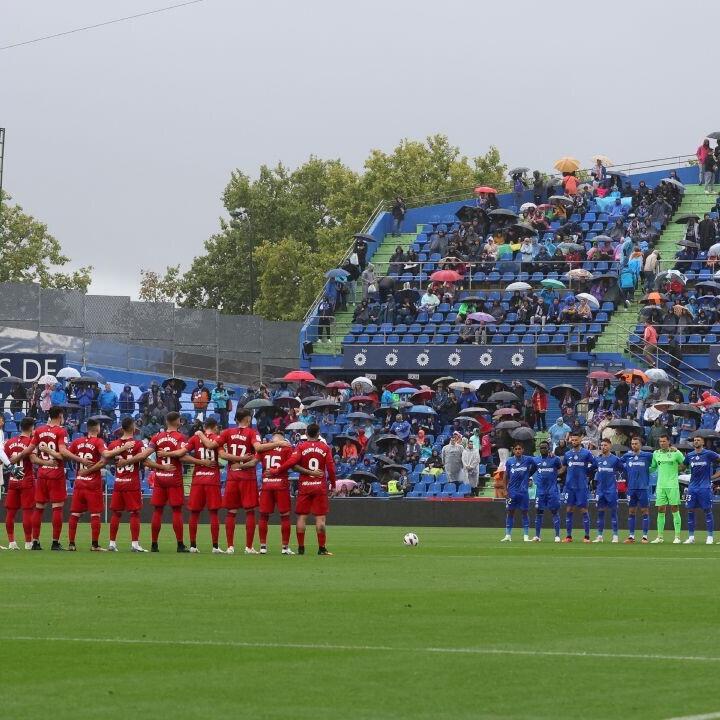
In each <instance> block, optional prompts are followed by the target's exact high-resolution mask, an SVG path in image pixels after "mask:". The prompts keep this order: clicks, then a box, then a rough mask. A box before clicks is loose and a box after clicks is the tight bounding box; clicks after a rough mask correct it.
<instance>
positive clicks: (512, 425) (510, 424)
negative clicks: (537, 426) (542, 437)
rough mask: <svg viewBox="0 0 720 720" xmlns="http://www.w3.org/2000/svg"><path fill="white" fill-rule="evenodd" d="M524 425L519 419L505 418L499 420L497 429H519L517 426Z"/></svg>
mask: <svg viewBox="0 0 720 720" xmlns="http://www.w3.org/2000/svg"><path fill="white" fill-rule="evenodd" d="M519 427H522V425H521V424H520V423H519V422H518V421H517V420H503V421H502V422H499V423H498V424H497V425H496V426H495V429H496V430H517V428H519Z"/></svg>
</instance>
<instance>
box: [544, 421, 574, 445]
mask: <svg viewBox="0 0 720 720" xmlns="http://www.w3.org/2000/svg"><path fill="white" fill-rule="evenodd" d="M570 430H571V428H570V426H569V425H566V424H565V422H564V420H563V419H562V417H559V418H558V419H557V420H556V421H555V422H554V423H553V424H552V425H551V426H550V430H548V435H550V439H551V440H552V443H553V447H557V445H558V443H560V442H561V441H562V440H567V438H568V435H569V434H570Z"/></svg>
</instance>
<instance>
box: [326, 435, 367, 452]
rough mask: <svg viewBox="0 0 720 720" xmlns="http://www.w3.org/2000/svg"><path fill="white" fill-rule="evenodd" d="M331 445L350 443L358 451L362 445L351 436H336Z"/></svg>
mask: <svg viewBox="0 0 720 720" xmlns="http://www.w3.org/2000/svg"><path fill="white" fill-rule="evenodd" d="M332 442H333V445H337V444H338V443H341V442H342V443H348V442H350V443H352V444H353V445H355V447H356V448H357V449H358V450H360V449H361V448H362V443H361V442H360V441H359V440H358V439H357V438H354V437H353V436H352V435H336V436H335V437H334V438H333V441H332Z"/></svg>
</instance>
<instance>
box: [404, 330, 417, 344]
mask: <svg viewBox="0 0 720 720" xmlns="http://www.w3.org/2000/svg"><path fill="white" fill-rule="evenodd" d="M414 342H415V336H414V335H411V334H410V333H407V334H406V335H403V337H402V343H403V345H412V344H413V343H414Z"/></svg>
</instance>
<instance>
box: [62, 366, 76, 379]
mask: <svg viewBox="0 0 720 720" xmlns="http://www.w3.org/2000/svg"><path fill="white" fill-rule="evenodd" d="M57 376H58V377H59V378H63V379H65V380H69V379H70V378H79V377H81V374H80V371H79V370H76V369H75V368H74V367H70V366H68V367H64V368H63V369H62V370H59V371H58V374H57Z"/></svg>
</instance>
